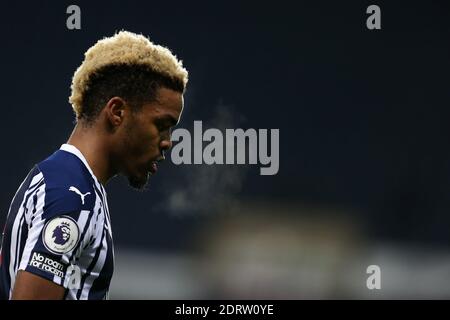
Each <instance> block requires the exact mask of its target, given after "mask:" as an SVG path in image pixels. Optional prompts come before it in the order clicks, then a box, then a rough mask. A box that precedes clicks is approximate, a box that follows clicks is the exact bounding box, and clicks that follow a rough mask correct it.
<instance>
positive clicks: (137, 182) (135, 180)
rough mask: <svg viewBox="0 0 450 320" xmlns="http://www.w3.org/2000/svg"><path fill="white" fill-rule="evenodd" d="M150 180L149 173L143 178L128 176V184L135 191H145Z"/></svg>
mask: <svg viewBox="0 0 450 320" xmlns="http://www.w3.org/2000/svg"><path fill="white" fill-rule="evenodd" d="M149 178H150V174H149V173H146V174H145V175H142V176H128V184H129V185H130V187H132V188H134V189H137V190H141V191H143V190H144V189H145V186H146V185H147V183H148V180H149Z"/></svg>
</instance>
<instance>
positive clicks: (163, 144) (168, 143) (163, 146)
mask: <svg viewBox="0 0 450 320" xmlns="http://www.w3.org/2000/svg"><path fill="white" fill-rule="evenodd" d="M170 148H172V141H170V139H163V140H162V141H161V143H160V144H159V149H160V150H161V159H160V161H162V160H164V159H165V156H164V153H165V151H167V150H169V149H170Z"/></svg>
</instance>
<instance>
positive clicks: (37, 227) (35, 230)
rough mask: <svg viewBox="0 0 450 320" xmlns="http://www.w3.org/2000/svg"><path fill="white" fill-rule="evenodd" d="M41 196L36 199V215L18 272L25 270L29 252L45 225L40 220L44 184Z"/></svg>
mask: <svg viewBox="0 0 450 320" xmlns="http://www.w3.org/2000/svg"><path fill="white" fill-rule="evenodd" d="M41 194H42V195H41V196H39V197H38V200H37V203H36V215H35V218H34V221H33V227H32V228H31V229H29V230H28V237H27V242H26V244H25V247H24V249H23V253H22V260H21V261H20V265H19V268H18V270H25V268H26V267H27V265H28V262H29V260H30V256H31V252H32V251H33V249H34V247H35V245H36V242H37V241H38V239H39V237H40V235H41V231H42V228H43V227H44V225H45V220H43V219H42V213H43V211H44V205H45V184H44V185H43V189H42V193H41Z"/></svg>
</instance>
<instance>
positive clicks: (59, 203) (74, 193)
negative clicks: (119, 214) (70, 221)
mask: <svg viewBox="0 0 450 320" xmlns="http://www.w3.org/2000/svg"><path fill="white" fill-rule="evenodd" d="M37 167H38V168H39V170H40V172H41V173H42V176H43V178H44V183H45V207H44V214H45V215H48V216H52V215H55V214H61V213H64V212H73V211H81V210H89V211H92V210H93V208H94V205H95V198H96V195H95V188H94V181H93V179H92V177H91V176H90V174H89V172H88V171H87V169H86V167H85V166H84V164H83V163H82V162H81V161H80V160H79V159H78V158H77V157H76V156H75V155H73V154H71V153H68V152H65V151H61V150H58V151H56V152H55V153H54V154H52V155H51V156H50V157H48V158H47V159H45V160H44V161H42V162H40V163H38V164H37Z"/></svg>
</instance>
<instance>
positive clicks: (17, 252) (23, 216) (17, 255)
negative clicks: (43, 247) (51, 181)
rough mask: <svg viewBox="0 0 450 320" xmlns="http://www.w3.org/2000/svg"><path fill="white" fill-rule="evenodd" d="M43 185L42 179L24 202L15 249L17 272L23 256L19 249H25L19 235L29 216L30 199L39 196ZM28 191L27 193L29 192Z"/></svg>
mask: <svg viewBox="0 0 450 320" xmlns="http://www.w3.org/2000/svg"><path fill="white" fill-rule="evenodd" d="M43 184H44V179H41V180H40V182H39V184H38V185H37V186H36V184H34V186H33V188H31V187H30V188H28V190H31V189H34V190H33V191H31V192H30V193H28V194H27V196H26V197H25V199H24V201H23V205H22V208H23V213H22V217H21V218H20V221H19V228H18V229H17V235H16V239H17V240H16V248H15V249H16V251H15V257H16V260H15V261H14V270H17V268H18V263H19V256H20V257H21V256H22V253H21V251H20V250H19V247H23V245H22V246H20V243H21V242H22V239H21V238H22V237H20V238H19V234H20V232H21V229H22V227H23V221H24V219H25V215H26V214H27V211H28V208H27V203H28V200H29V199H30V197H31V195H33V194H37V193H38V192H39V187H40V186H42V185H43ZM28 190H27V191H26V192H28ZM26 192H25V193H26ZM17 214H18V212H17V213H16V215H17ZM13 225H14V224H13Z"/></svg>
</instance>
